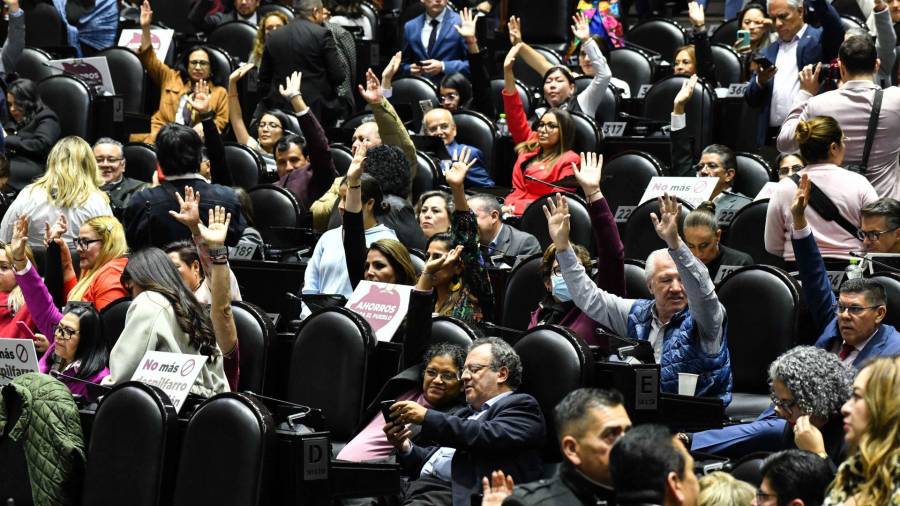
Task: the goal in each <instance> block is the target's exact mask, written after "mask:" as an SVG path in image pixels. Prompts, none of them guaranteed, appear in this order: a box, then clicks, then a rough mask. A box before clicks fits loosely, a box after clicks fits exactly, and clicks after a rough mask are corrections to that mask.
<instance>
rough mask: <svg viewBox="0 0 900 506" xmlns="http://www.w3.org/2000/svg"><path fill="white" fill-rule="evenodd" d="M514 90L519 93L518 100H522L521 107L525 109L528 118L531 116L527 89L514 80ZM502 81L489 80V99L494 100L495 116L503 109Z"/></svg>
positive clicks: (529, 97) (529, 96)
mask: <svg viewBox="0 0 900 506" xmlns="http://www.w3.org/2000/svg"><path fill="white" fill-rule="evenodd" d="M516 90H518V92H519V98H521V99H522V107H523V108H524V109H525V115H526V116H528V115H529V114H531V95H529V93H528V88H526V87H525V85H524V84H523V83H522V81H519V80H518V79H516ZM502 93H503V79H493V80H491V97H493V99H494V108H495V109H496V110H497V114H500V113H502V112H504V109H503V96H502Z"/></svg>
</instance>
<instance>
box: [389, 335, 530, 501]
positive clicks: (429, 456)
mask: <svg viewBox="0 0 900 506" xmlns="http://www.w3.org/2000/svg"><path fill="white" fill-rule="evenodd" d="M461 379H462V381H463V386H464V388H465V394H466V402H467V403H468V406H466V407H464V408H460V409H458V410H456V411H453V412H451V413H442V412H440V411H437V410H434V409H426V408H425V407H424V406H421V405H419V404H417V403H415V402H413V401H401V402H397V403H395V404H394V405H393V406H392V407H391V418H392V419H393V420H394V421H395V422H396V423H405V424H406V423H415V424H419V425H421V427H422V428H421V431H420V432H419V436H418V438H419V440H422V441H435V442H437V444H438V445H440V446H437V445H436V446H431V447H421V446H418V445H416V444H413V443H412V442H410V441H409V437H410V435H411V432H410V431H409V430H405V431H403V432H401V433H399V434H393V435H392V436H391V437H393V438H394V439H396V441H392V442H396V443H397V444H396V445H395V446H398V447H399V448H400V452H399V455H398V459H397V460H398V462H399V463H400V465H401V468H402V469H403V471H404V473H405V474H407V475H409V476H412V477H418V479H416V480H415V481H412V482H411V483H410V485H409V488H408V489H407V490H406V493H405V494H404V500H405V502H404V504H432V505H433V504H437V505H451V504H452V505H453V506H469V505H470V504H471V496H472V494H476V493H478V492H480V491H481V488H482V484H481V483H482V482H481V480H482V478H483V477H484V476H490V474H491V472H492V471H494V470H500V471H503V472H504V473H506V474H507V475H511V476H513V477H514V478H515V479H516V480H519V481H521V482H523V483H524V482H529V481H534V480H537V479H538V478H540V475H541V468H542V465H543V463H542V461H541V448H542V447H543V444H544V433H545V427H544V417H543V415H542V414H541V408H540V406H539V405H538V403H537V401H536V400H535V399H534V397H532V396H530V395H528V394H522V393H517V392H516V389H517V388H518V387H519V385H520V384H521V382H522V362H521V360H519V356H518V354H517V353H516V352H515V350H513V349H512V346H510V345H509V344H508V343H506V342H505V341H503V340H502V339H499V338H496V337H487V338H482V339H478V340H476V341H475V342H474V343H472V346H471V348H469V354H468V356H467V357H466V362H465V365H464V366H463V371H462V377H461Z"/></svg>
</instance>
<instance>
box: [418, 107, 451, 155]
mask: <svg viewBox="0 0 900 506" xmlns="http://www.w3.org/2000/svg"><path fill="white" fill-rule="evenodd" d="M422 124H423V125H424V128H425V134H426V135H430V136H432V137H440V138H441V140H443V141H444V144H450V143H452V142H453V141H454V140H455V139H456V123H455V122H454V121H453V114H451V113H450V111H448V110H447V109H432V110H430V111H428V112H427V113H425V117H424V118H423V120H422ZM451 154H452V153H451Z"/></svg>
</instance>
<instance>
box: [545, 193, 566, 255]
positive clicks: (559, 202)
mask: <svg viewBox="0 0 900 506" xmlns="http://www.w3.org/2000/svg"><path fill="white" fill-rule="evenodd" d="M544 216H545V217H546V218H547V231H548V232H549V233H550V239H552V240H553V244H556V248H557V250H559V249H565V248H567V247H568V245H569V201H567V200H566V198H565V197H563V196H562V195H560V194H559V193H557V194H556V202H554V201H553V197H548V198H547V205H545V206H544Z"/></svg>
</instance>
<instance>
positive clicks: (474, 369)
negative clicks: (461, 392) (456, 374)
mask: <svg viewBox="0 0 900 506" xmlns="http://www.w3.org/2000/svg"><path fill="white" fill-rule="evenodd" d="M486 367H490V365H489V364H469V365H467V366H464V367H463V372H464V373H465V372H468V373H469V376H475V375H476V374H478V372H479V371H481V370H482V369H484V368H486Z"/></svg>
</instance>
